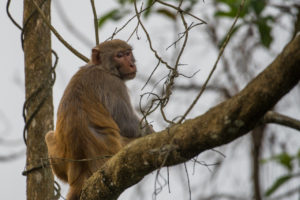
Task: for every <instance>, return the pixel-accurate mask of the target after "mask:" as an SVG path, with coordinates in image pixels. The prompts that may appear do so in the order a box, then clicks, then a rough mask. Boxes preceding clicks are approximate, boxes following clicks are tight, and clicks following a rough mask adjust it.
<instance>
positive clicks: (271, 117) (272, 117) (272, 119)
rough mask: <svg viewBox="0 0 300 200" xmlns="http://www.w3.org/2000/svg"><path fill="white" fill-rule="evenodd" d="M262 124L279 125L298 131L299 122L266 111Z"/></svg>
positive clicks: (299, 129)
mask: <svg viewBox="0 0 300 200" xmlns="http://www.w3.org/2000/svg"><path fill="white" fill-rule="evenodd" d="M263 122H264V123H275V124H280V125H283V126H287V127H290V128H294V129H296V130H298V131H300V121H299V120H296V119H293V118H291V117H288V116H285V115H282V114H279V113H276V112H274V111H268V112H267V113H266V114H265V116H264V118H263Z"/></svg>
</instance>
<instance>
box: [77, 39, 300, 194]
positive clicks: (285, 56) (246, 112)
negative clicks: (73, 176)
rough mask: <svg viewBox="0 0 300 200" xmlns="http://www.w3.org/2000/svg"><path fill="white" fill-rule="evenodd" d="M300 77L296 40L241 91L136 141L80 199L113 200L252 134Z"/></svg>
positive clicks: (87, 186)
mask: <svg viewBox="0 0 300 200" xmlns="http://www.w3.org/2000/svg"><path fill="white" fill-rule="evenodd" d="M299 79H300V36H299V35H298V37H296V38H295V39H294V40H293V41H292V42H291V43H290V44H288V45H287V47H286V48H285V49H284V50H283V51H282V53H281V54H280V55H279V56H278V57H277V58H276V59H275V60H274V61H273V62H272V63H271V64H270V65H269V66H268V67H267V68H266V69H265V70H264V71H263V72H262V73H260V74H259V75H258V76H257V77H256V78H255V79H254V80H252V81H251V82H250V83H249V84H248V85H247V86H246V88H244V89H243V90H242V91H241V92H239V93H238V94H237V95H235V96H234V97H232V98H230V99H229V100H227V101H225V102H223V103H221V104H219V105H217V106H215V107H214V108H212V109H210V110H209V111H207V112H206V113H205V114H204V115H201V116H199V117H197V118H195V119H192V120H187V121H185V122H184V123H183V124H181V125H176V126H173V127H171V128H170V129H168V130H164V131H161V132H158V133H154V134H151V135H148V136H146V137H143V138H140V139H138V140H136V141H134V142H133V143H131V144H129V145H128V146H126V147H125V148H124V149H123V150H121V151H120V152H119V153H117V154H116V155H115V156H113V157H112V158H111V159H109V160H108V161H107V162H106V163H105V165H104V166H103V167H102V168H101V169H100V170H98V171H97V172H96V173H94V175H93V176H92V177H90V178H89V179H88V180H87V181H86V183H85V186H84V188H83V190H82V194H81V199H88V200H93V199H101V200H103V199H110V200H112V199H117V198H118V196H119V195H120V194H121V193H122V192H123V191H124V190H125V189H126V188H128V187H130V186H132V185H134V184H136V183H137V182H139V181H140V180H141V179H142V178H143V177H144V176H145V175H147V174H148V173H150V172H152V171H153V170H155V169H158V168H160V167H162V166H170V165H176V164H179V163H182V162H185V161H188V160H189V159H191V158H193V157H194V156H196V155H198V154H199V153H201V152H203V151H205V150H208V149H211V148H214V147H217V146H220V145H223V144H227V143H229V142H231V141H233V140H235V139H237V138H238V137H241V136H243V135H245V134H246V133H247V132H248V131H250V130H252V129H253V128H254V127H255V126H256V125H257V124H258V122H259V120H260V119H261V118H262V117H263V116H264V114H265V113H266V112H267V111H268V110H269V109H271V108H272V107H273V106H274V105H275V104H276V102H278V101H279V100H280V98H281V97H282V96H284V95H285V94H286V93H288V92H289V91H290V90H291V89H292V88H293V87H294V86H295V85H296V84H297V83H298V81H299Z"/></svg>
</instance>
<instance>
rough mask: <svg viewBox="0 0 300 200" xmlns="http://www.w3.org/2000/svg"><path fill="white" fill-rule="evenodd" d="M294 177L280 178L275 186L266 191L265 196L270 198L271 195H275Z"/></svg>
mask: <svg viewBox="0 0 300 200" xmlns="http://www.w3.org/2000/svg"><path fill="white" fill-rule="evenodd" d="M292 177H293V176H292V175H285V176H281V177H279V178H278V179H277V180H276V181H275V182H274V183H273V185H272V186H271V187H270V188H269V189H268V190H267V191H266V193H265V196H267V197H269V196H271V194H273V193H274V192H275V191H276V190H277V189H278V188H279V187H280V186H281V185H283V184H284V183H286V182H287V181H288V180H290V179H291V178H292Z"/></svg>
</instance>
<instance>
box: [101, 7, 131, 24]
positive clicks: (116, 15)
mask: <svg viewBox="0 0 300 200" xmlns="http://www.w3.org/2000/svg"><path fill="white" fill-rule="evenodd" d="M129 12H130V10H128V9H124V8H123V9H121V10H120V9H113V10H110V11H108V12H107V13H105V14H104V15H103V16H102V17H100V18H99V20H98V27H99V28H101V27H102V26H103V25H104V24H105V23H106V22H107V21H109V20H112V21H118V20H120V19H122V18H123V17H124V16H125V15H127V14H128V13H129Z"/></svg>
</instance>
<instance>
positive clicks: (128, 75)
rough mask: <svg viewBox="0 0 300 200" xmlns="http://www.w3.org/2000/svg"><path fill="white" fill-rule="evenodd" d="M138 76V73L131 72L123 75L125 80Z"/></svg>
mask: <svg viewBox="0 0 300 200" xmlns="http://www.w3.org/2000/svg"><path fill="white" fill-rule="evenodd" d="M135 76H136V72H131V73H128V74H124V75H123V79H127V80H128V79H133V78H134V77H135Z"/></svg>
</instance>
